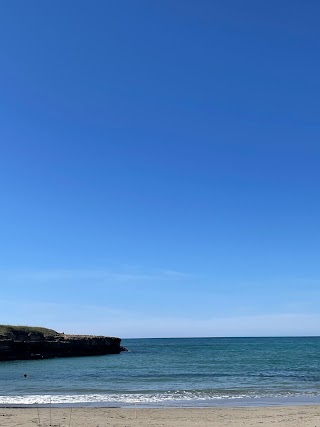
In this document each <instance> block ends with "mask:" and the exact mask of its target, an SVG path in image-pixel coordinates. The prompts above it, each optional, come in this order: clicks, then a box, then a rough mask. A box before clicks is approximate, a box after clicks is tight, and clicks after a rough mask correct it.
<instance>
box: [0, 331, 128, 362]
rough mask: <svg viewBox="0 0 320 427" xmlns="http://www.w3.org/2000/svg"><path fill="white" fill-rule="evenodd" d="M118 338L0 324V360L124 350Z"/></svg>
mask: <svg viewBox="0 0 320 427" xmlns="http://www.w3.org/2000/svg"><path fill="white" fill-rule="evenodd" d="M120 343H121V340H120V338H115V337H104V336H93V335H66V334H64V333H59V332H56V331H54V330H52V329H46V328H36V327H28V326H7V325H6V326H1V325H0V361H4V360H28V359H48V358H52V357H76V356H96V355H103V354H118V353H120V352H121V351H125V350H126V349H125V348H124V347H121V345H120Z"/></svg>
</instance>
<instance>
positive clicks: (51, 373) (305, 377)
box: [0, 337, 320, 406]
mask: <svg viewBox="0 0 320 427" xmlns="http://www.w3.org/2000/svg"><path fill="white" fill-rule="evenodd" d="M123 345H124V346H126V347H127V348H128V350H129V351H128V352H125V353H121V354H120V355H108V356H97V357H81V358H70V359H68V358H66V359H50V360H32V361H14V362H1V363H0V404H2V405H13V404H18V405H24V404H51V405H82V406H84V405H90V406H95V405H103V406H136V405H138V406H139V405H140V406H141V405H142V406H150V405H152V406H208V405H209V406H212V405H236V406H238V405H260V404H264V405H265V404H283V403H285V404H288V403H294V404H298V403H320V337H299V338H188V339H185V338H180V339H132V340H123ZM25 373H26V374H27V377H26V378H25V377H24V374H25Z"/></svg>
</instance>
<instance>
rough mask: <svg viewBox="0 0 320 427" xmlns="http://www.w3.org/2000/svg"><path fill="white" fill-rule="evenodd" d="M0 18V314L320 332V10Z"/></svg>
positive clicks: (201, 329) (37, 321)
mask: <svg viewBox="0 0 320 427" xmlns="http://www.w3.org/2000/svg"><path fill="white" fill-rule="evenodd" d="M0 12H1V13H0V19H1V25H0V43H1V56H0V83H1V84H0V144H1V154H0V185H1V211H0V283H1V301H0V323H11V324H33V325H43V326H48V327H52V328H55V329H58V330H60V331H62V330H63V331H65V332H75V333H100V334H107V335H108V334H111V335H117V336H121V337H144V336H149V337H152V336H156V337H158V336H219V335H220V336H221V335H229V336H230V335H231V336H238V335H303V334H313V335H317V334H320V330H319V324H320V322H319V320H320V308H319V307H320V306H319V300H320V262H319V261H320V258H319V256H320V227H319V222H320V220H319V218H320V197H319V196H320V194H319V193H320V142H319V135H320V132H319V131H320V78H319V76H320V56H319V52H320V27H319V15H320V3H319V2H318V1H317V0H307V1H304V0H300V1H293V0H290V1H289V0H281V1H274V0H268V1H256V0H252V1H251V0H244V1H241V2H240V1H238V0H226V1H214V0H208V1H206V0H200V1H199V0H197V1H195V0H193V1H189V0H183V1H178V0H174V1H172V0H168V1H167V0H161V1H149V0H145V1H142V0H136V1H131V0H124V1H104V0H101V1H100V0H99V1H97V0H95V1H81V0H69V1H62V0H57V1H42V0H31V1H28V2H27V1H23V0H20V1H19V0H12V1H2V2H1V5H0Z"/></svg>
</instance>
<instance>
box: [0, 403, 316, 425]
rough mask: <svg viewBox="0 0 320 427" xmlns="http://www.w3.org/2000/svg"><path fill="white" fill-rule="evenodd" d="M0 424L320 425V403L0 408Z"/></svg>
mask: <svg viewBox="0 0 320 427" xmlns="http://www.w3.org/2000/svg"><path fill="white" fill-rule="evenodd" d="M0 425H1V427H2V426H3V427H35V426H41V427H49V426H51V427H66V426H68V427H105V426H112V427H160V426H161V427H162V426H165V427H193V426H197V427H209V426H210V427H212V426H214V427H227V426H228V427H232V426H254V427H258V426H259V427H260V426H265V427H273V426H277V425H279V426H282V427H299V426H301V427H318V426H319V427H320V406H287V407H258V408H257V407H255V408H250V407H246V408H166V409H163V408H161V409H151V408H148V409H141V408H139V409H132V408H130V409H128V408H83V407H82V408H80V407H78V408H72V409H71V408H51V409H50V408H39V409H37V408H0Z"/></svg>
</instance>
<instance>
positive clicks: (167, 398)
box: [0, 390, 320, 406]
mask: <svg viewBox="0 0 320 427" xmlns="http://www.w3.org/2000/svg"><path fill="white" fill-rule="evenodd" d="M295 397H304V398H315V397H320V392H305V393H299V392H295V391H280V392H276V393H275V392H258V391H251V392H240V391H232V390H230V391H229V392H226V391H224V392H223V393H222V392H217V391H212V390H191V391H184V390H177V391H168V392H165V393H123V394H69V395H63V394H52V395H48V394H43V395H18V396H0V405H2V406H3V405H73V404H78V405H84V406H85V405H88V406H90V405H92V404H97V405H99V406H100V405H101V406H103V405H105V406H111V405H118V406H126V405H160V406H162V405H168V406H179V405H180V404H187V403H188V402H189V403H191V402H192V403H193V404H194V405H198V404H199V403H200V402H206V403H208V404H210V403H214V402H220V401H222V400H241V399H250V400H251V399H270V398H271V399H277V398H295Z"/></svg>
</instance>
